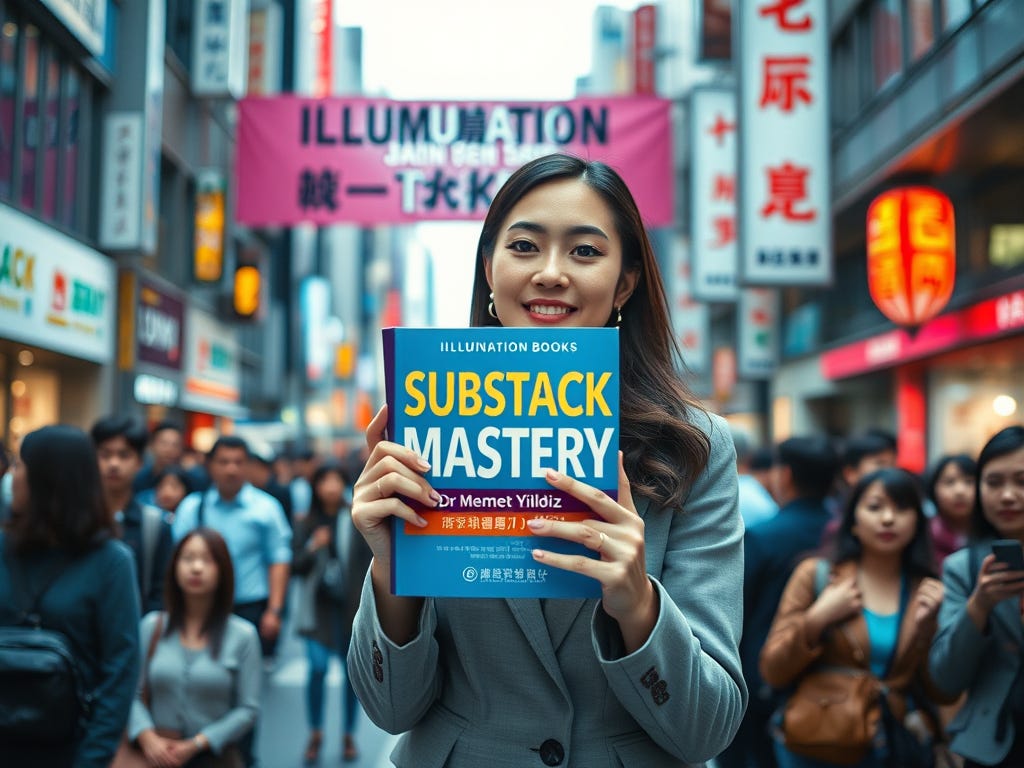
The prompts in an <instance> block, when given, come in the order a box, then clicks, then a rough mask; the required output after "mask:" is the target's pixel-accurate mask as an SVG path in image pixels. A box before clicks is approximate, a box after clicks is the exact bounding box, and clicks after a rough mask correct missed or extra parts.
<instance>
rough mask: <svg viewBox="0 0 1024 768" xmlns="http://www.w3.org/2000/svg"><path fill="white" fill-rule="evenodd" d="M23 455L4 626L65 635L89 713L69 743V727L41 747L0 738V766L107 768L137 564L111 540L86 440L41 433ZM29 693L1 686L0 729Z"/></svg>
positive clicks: (132, 661) (0, 618) (135, 653)
mask: <svg viewBox="0 0 1024 768" xmlns="http://www.w3.org/2000/svg"><path fill="white" fill-rule="evenodd" d="M20 453H21V457H20V459H19V460H17V461H16V462H15V466H14V475H13V482H12V503H11V519H10V520H9V521H8V523H7V524H6V526H5V527H4V531H3V532H0V553H2V558H0V626H2V627H14V626H17V625H21V624H23V623H24V622H25V621H26V620H28V619H29V618H30V617H31V616H32V615H33V614H34V615H35V616H37V617H38V620H39V625H40V626H41V628H43V629H47V630H52V631H56V632H59V633H61V634H62V635H63V636H64V637H65V638H66V639H67V644H68V646H69V648H70V650H71V654H72V657H73V659H74V664H75V666H76V667H77V669H78V670H79V673H80V675H81V684H82V687H83V689H84V691H85V692H86V693H87V694H88V696H89V697H90V698H91V701H92V704H91V707H90V708H88V709H87V710H86V711H85V712H84V713H83V714H84V720H83V722H82V726H81V728H79V729H78V733H77V735H76V736H74V737H73V738H71V739H70V740H68V741H66V742H62V741H60V739H59V737H58V736H57V733H58V730H59V726H62V725H64V724H63V723H52V725H51V726H50V727H49V728H47V729H46V730H47V733H48V736H47V738H46V741H45V742H42V743H31V742H26V741H21V740H10V739H3V738H0V762H2V763H3V764H4V765H9V766H47V768H60V767H61V766H74V767H75V768H107V766H108V765H109V764H110V760H111V758H112V757H113V756H114V752H115V750H116V749H117V745H118V742H119V741H120V739H121V733H122V731H123V730H124V727H125V723H126V722H127V720H128V710H129V708H130V706H131V701H132V697H133V696H134V694H135V685H136V682H137V680H138V670H139V650H138V648H139V639H138V622H139V597H138V589H137V587H136V579H135V567H134V564H133V562H132V554H131V552H130V551H129V550H128V548H127V547H126V546H125V545H124V544H123V543H121V542H120V541H118V540H117V537H116V535H115V530H114V528H115V525H114V520H113V515H111V513H110V511H109V510H108V509H107V507H106V505H105V504H104V502H103V491H102V489H101V487H100V473H99V469H98V464H97V460H96V451H95V449H94V448H93V445H92V442H91V441H90V439H89V436H88V435H86V434H85V433H84V432H82V431H81V430H79V429H76V428H74V427H69V426H64V425H56V426H48V427H43V428H41V429H38V430H36V431H34V432H30V433H29V434H27V435H25V437H24V439H23V440H22V443H21V452H20ZM23 685H24V683H23V682H21V683H17V682H12V681H11V680H7V681H6V682H4V683H3V684H0V700H2V701H3V703H2V705H0V719H4V718H6V717H7V716H8V715H10V714H12V713H15V712H17V711H18V707H19V706H20V705H21V704H22V703H23V702H25V701H29V700H31V698H30V697H29V696H28V694H29V692H27V691H25V690H24V689H23V688H22V687H21V686H23ZM7 697H13V701H9V700H7Z"/></svg>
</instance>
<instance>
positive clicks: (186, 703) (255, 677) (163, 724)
mask: <svg viewBox="0 0 1024 768" xmlns="http://www.w3.org/2000/svg"><path fill="white" fill-rule="evenodd" d="M234 579H235V575H234V568H233V567H232V564H231V556H230V555H229V554H228V548H227V545H226V544H225V543H224V538H223V537H222V536H221V535H220V534H219V533H217V532H216V531H214V530H213V529H211V528H197V529H195V530H194V531H191V532H190V533H188V534H186V535H185V537H184V538H183V539H181V541H179V542H178V545H177V546H176V547H175V549H174V553H173V556H172V558H171V566H170V577H169V578H168V580H167V589H166V597H165V602H166V606H167V610H166V611H165V612H154V613H150V614H148V615H146V616H145V617H144V618H143V619H142V622H141V624H140V625H139V635H140V646H141V648H143V649H144V650H145V656H144V669H143V678H142V679H143V684H142V685H141V686H140V688H139V694H138V695H137V696H136V698H135V701H134V703H133V704H132V711H131V721H130V722H129V726H128V734H127V735H128V739H129V742H130V743H132V744H135V745H137V747H138V749H139V750H141V752H142V754H143V756H144V759H145V761H146V764H147V765H150V766H154V767H157V766H159V767H160V768H163V766H190V767H193V766H194V768H238V767H239V766H241V764H242V756H241V752H240V751H239V748H238V744H239V743H240V742H241V741H242V739H243V738H244V737H245V735H246V734H248V733H249V732H250V731H251V730H252V727H253V724H254V723H255V722H256V717H257V715H258V713H259V708H260V685H261V678H262V675H261V663H260V641H259V635H258V634H257V632H256V628H255V627H253V625H252V624H251V623H250V622H248V621H245V620H244V619H241V618H239V617H237V616H233V615H232V614H231V604H232V600H233V597H234Z"/></svg>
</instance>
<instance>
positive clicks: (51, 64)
mask: <svg viewBox="0 0 1024 768" xmlns="http://www.w3.org/2000/svg"><path fill="white" fill-rule="evenodd" d="M60 64H61V62H60V56H59V54H58V53H57V51H56V49H55V48H54V47H53V46H51V45H47V46H46V56H45V64H44V65H43V68H44V69H43V71H44V72H45V77H44V79H43V102H42V103H43V104H44V105H45V108H44V109H43V111H42V115H41V116H40V121H39V151H40V155H41V160H42V163H43V206H42V210H41V213H42V215H43V218H46V219H56V218H57V152H58V151H59V149H60V136H59V133H60V130H59V128H60Z"/></svg>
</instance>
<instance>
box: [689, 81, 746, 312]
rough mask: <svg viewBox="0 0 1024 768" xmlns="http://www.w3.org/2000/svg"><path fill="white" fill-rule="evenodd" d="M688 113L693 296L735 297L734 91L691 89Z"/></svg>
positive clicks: (729, 298) (702, 297)
mask: <svg viewBox="0 0 1024 768" xmlns="http://www.w3.org/2000/svg"><path fill="white" fill-rule="evenodd" d="M690 114H691V117H692V121H693V122H692V126H691V133H690V137H691V139H690V142H691V145H692V147H693V157H692V159H691V161H690V166H691V168H692V172H691V174H690V181H691V184H692V191H691V193H690V201H691V202H690V205H691V206H692V210H691V217H690V221H691V222H692V229H693V260H692V263H693V296H694V298H696V299H698V300H700V301H736V94H735V92H734V91H733V90H732V89H723V88H695V89H694V91H693V97H692V100H691V102H690Z"/></svg>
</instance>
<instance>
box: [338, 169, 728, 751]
mask: <svg viewBox="0 0 1024 768" xmlns="http://www.w3.org/2000/svg"><path fill="white" fill-rule="evenodd" d="M489 294H493V296H490V295H489ZM541 304H543V307H541V306H538V305H541ZM550 308H554V309H550ZM552 312H555V313H556V314H554V315H553V314H551V313H552ZM616 324H618V326H619V334H620V345H621V346H620V350H621V351H620V357H621V368H620V376H621V385H620V402H621V414H622V415H621V435H622V438H621V443H620V445H621V449H622V452H621V456H622V459H621V461H620V472H619V488H618V500H617V501H614V500H612V499H611V498H610V497H608V496H607V495H605V494H602V493H600V492H599V491H596V490H595V489H594V488H592V487H590V486H588V485H585V484H583V483H581V482H579V481H576V480H574V479H573V478H571V477H568V476H565V475H562V474H558V473H555V472H553V471H549V473H548V474H547V478H548V482H550V483H551V485H552V487H554V488H556V489H558V490H560V491H563V492H565V493H568V494H570V495H572V496H574V497H576V498H578V499H581V500H584V501H585V502H586V503H587V504H588V505H589V506H590V508H591V509H592V510H593V512H594V513H595V515H596V516H597V518H598V519H597V520H588V521H586V522H556V521H551V520H543V519H538V520H536V521H531V523H530V527H531V530H533V531H534V532H536V533H541V534H543V535H544V536H555V537H558V538H563V539H567V540H572V541H576V542H581V543H584V544H585V545H586V546H588V547H589V548H590V549H591V550H595V551H597V552H599V553H600V559H598V560H592V559H590V558H572V557H568V556H564V555H558V554H556V553H553V552H549V551H539V550H538V551H535V552H534V555H533V556H534V559H535V560H536V561H537V562H539V563H541V564H543V566H544V567H546V568H562V569H567V570H576V571H577V572H581V573H583V574H585V575H587V576H589V577H591V578H594V579H595V580H596V581H598V582H599V583H600V586H601V590H602V596H601V598H600V599H580V600H537V599H521V600H498V599H495V600H459V599H439V598H427V599H423V598H411V597H396V596H393V595H391V589H390V587H391V584H390V566H389V558H390V544H391V530H392V525H393V523H394V522H395V518H398V519H401V520H403V521H406V522H409V523H412V524H414V525H416V524H418V523H417V516H416V515H415V514H413V512H412V511H411V510H410V508H409V507H408V506H406V505H405V504H404V503H403V502H402V500H401V499H400V498H399V497H398V494H402V495H404V496H406V497H412V498H415V499H417V500H418V501H420V502H421V503H425V504H428V505H430V506H434V505H435V504H436V501H435V500H434V498H435V496H432V494H434V493H435V492H433V490H432V489H431V488H430V487H429V485H428V484H427V483H426V482H425V481H424V479H423V476H422V474H423V472H424V471H425V470H424V467H423V459H422V457H420V456H418V455H416V454H415V453H414V452H412V451H410V450H407V449H405V448H403V447H401V446H399V445H397V444H396V443H393V442H390V441H388V440H385V439H384V427H385V424H386V421H387V409H386V408H384V409H381V411H380V412H379V413H378V414H377V415H376V416H375V417H374V419H373V420H372V421H371V423H370V425H369V427H368V428H367V441H368V443H369V447H370V454H369V457H368V460H367V463H366V466H365V468H364V470H363V472H362V474H361V476H360V478H359V480H358V481H357V482H356V485H355V489H354V495H353V506H352V517H353V520H354V521H355V525H356V528H357V529H358V530H359V531H360V533H361V534H362V535H363V537H364V538H365V539H366V541H367V543H368V544H369V546H370V548H371V550H372V551H373V563H372V566H371V568H370V571H369V573H368V575H367V578H366V580H365V582H364V586H363V592H362V597H361V601H360V606H359V610H358V612H357V614H356V619H355V624H354V626H353V637H352V646H351V649H350V651H349V656H348V664H349V670H350V671H351V673H352V682H353V686H354V687H355V689H356V693H357V694H358V696H359V699H360V701H361V702H362V704H363V707H364V709H365V710H366V711H367V714H368V715H369V716H370V718H371V719H372V720H373V721H374V722H375V723H377V724H378V725H379V726H380V727H382V728H383V729H384V730H386V731H388V732H391V733H401V732H405V734H404V735H403V736H402V738H401V740H400V741H399V743H398V746H397V747H396V749H395V751H394V752H393V753H392V755H391V758H392V760H393V761H394V763H395V764H396V765H397V766H400V767H401V766H424V765H442V764H444V765H447V766H449V768H468V767H471V768H477V767H478V766H481V765H487V766H491V767H492V768H506V767H507V768H512V767H513V766H515V767H516V768H520V767H521V766H524V765H538V764H541V763H543V764H545V765H559V764H563V763H564V764H566V765H581V766H588V768H601V767H602V766H621V765H631V766H632V765H643V766H650V767H656V766H682V765H685V764H689V763H702V762H704V761H705V760H708V759H710V758H712V757H713V756H714V755H716V754H717V753H718V752H720V751H721V750H722V748H723V747H724V746H725V745H726V744H728V743H729V741H730V740H731V738H732V736H733V733H734V732H735V730H736V726H737V725H738V724H739V720H740V717H741V715H742V713H743V708H744V705H745V700H746V689H745V687H744V684H743V679H742V675H741V672H740V664H739V658H738V653H737V647H736V645H737V641H738V639H739V633H740V625H741V592H740V589H741V583H742V581H741V576H740V574H741V571H742V567H743V565H742V563H743V560H742V521H741V519H740V517H739V513H738V511H737V508H736V466H735V461H736V457H735V453H734V451H733V448H732V440H731V438H730V436H729V430H728V427H727V425H726V423H725V421H724V420H723V419H721V418H720V417H718V416H714V415H712V414H709V413H708V412H707V411H705V410H704V409H703V408H702V407H701V405H700V403H699V402H698V401H697V400H696V398H695V397H694V396H693V395H692V394H691V393H690V392H689V391H688V389H687V388H686V387H685V385H684V383H683V381H682V379H681V378H680V377H679V375H678V368H677V367H676V364H677V363H678V359H677V357H676V356H677V354H678V351H677V349H676V348H675V345H674V342H673V335H672V330H671V323H670V321H669V312H668V305H667V302H666V298H665V293H664V289H663V287H662V282H661V277H660V275H659V271H658V266H657V261H656V259H655V256H654V252H653V250H652V248H651V246H650V243H649V241H648V239H647V235H646V232H645V231H644V228H643V223H642V221H641V218H640V214H639V211H638V210H637V207H636V203H635V202H634V200H633V197H632V195H631V194H630V192H629V190H628V189H627V188H626V186H625V184H624V183H623V181H622V179H621V178H620V177H619V176H618V174H616V173H615V171H613V170H612V169H611V168H610V167H609V166H607V165H605V164H603V163H600V162H596V161H595V162H588V161H584V160H581V159H578V158H574V157H570V156H566V155H549V156H545V157H541V158H539V159H537V160H534V161H532V162H530V163H527V164H526V165H525V166H523V167H522V168H520V169H519V170H518V171H516V172H515V173H513V174H512V176H511V177H510V178H509V179H508V181H507V182H506V183H505V184H504V186H503V187H502V188H501V190H500V191H499V192H498V193H497V195H496V196H495V198H494V202H493V203H492V204H491V207H490V210H489V211H488V213H487V216H486V219H485V221H484V225H483V230H482V233H481V236H480V242H479V246H478V250H477V261H476V275H475V281H474V286H473V297H472V310H471V325H474V326H482V325H502V326H505V327H542V326H543V327H546V328H550V327H558V328H582V327H594V326H615V325H616ZM435 495H436V494H435Z"/></svg>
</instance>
